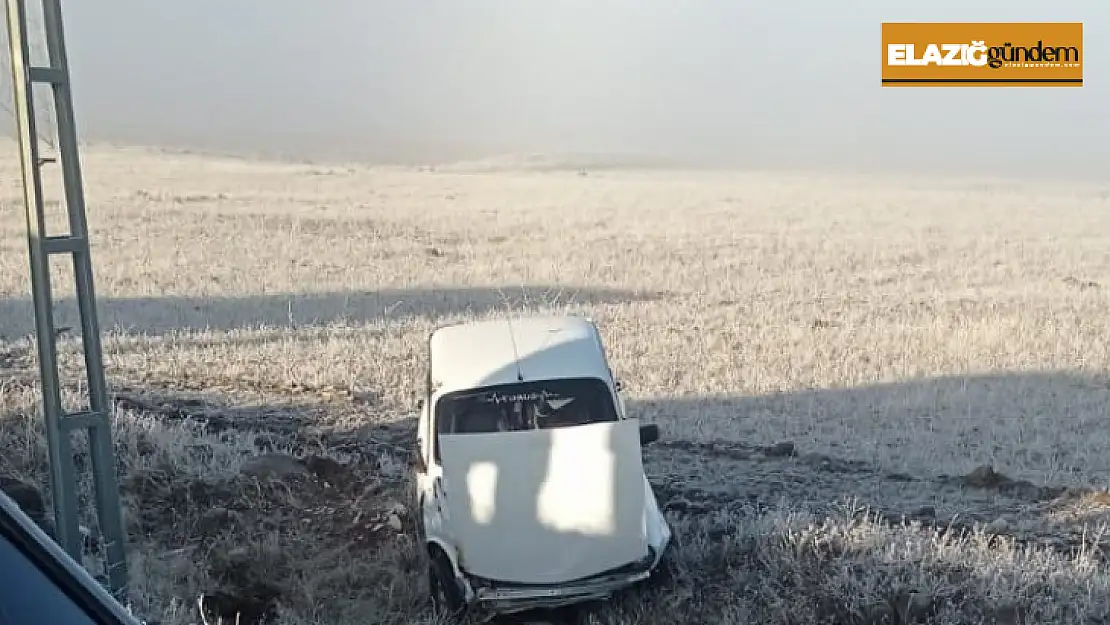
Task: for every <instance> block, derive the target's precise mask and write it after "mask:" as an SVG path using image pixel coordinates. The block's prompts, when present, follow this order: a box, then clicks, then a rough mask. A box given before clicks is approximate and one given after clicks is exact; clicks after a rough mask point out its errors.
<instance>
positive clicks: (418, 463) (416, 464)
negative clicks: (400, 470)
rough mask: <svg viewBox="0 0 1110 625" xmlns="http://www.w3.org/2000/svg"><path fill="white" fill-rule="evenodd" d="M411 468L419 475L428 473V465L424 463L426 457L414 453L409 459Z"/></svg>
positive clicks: (417, 452)
mask: <svg viewBox="0 0 1110 625" xmlns="http://www.w3.org/2000/svg"><path fill="white" fill-rule="evenodd" d="M409 466H411V467H412V470H413V471H416V472H417V473H427V472H428V465H427V463H425V462H424V456H423V454H421V453H420V452H419V451H416V452H413V454H412V457H411V458H409Z"/></svg>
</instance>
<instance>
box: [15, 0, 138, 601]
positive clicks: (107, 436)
mask: <svg viewBox="0 0 1110 625" xmlns="http://www.w3.org/2000/svg"><path fill="white" fill-rule="evenodd" d="M6 2H7V9H8V11H7V18H8V19H7V21H8V46H9V48H10V52H11V70H12V90H13V93H14V104H15V107H14V108H15V117H16V124H17V127H18V132H19V147H20V156H21V166H22V171H23V198H24V205H25V208H26V213H27V243H28V247H29V251H30V258H31V290H32V295H33V299H34V305H35V331H36V334H37V337H38V357H39V369H40V375H41V380H42V394H43V398H42V402H43V413H44V415H45V418H46V436H47V441H48V445H49V449H50V483H51V489H52V494H53V503H54V523H55V537H56V539H57V541H58V543H59V544H60V545H61V546H62V547H63V548H64V549H65V550H66V552H68V553H69V554H70V555H71V556H73V558H74V559H75V560H77V561H78V562H83V556H82V550H83V537H82V535H81V531H80V525H79V524H78V510H77V506H78V502H77V475H76V470H75V468H74V453H73V437H72V434H73V432H74V431H75V430H84V431H85V433H86V434H87V435H88V443H89V455H90V458H91V467H92V473H93V476H92V477H93V484H94V490H95V498H96V513H97V519H98V525H99V529H100V536H101V538H102V540H103V543H104V549H105V553H106V563H105V568H106V573H107V582H108V586H109V588H110V590H111V591H112V592H113V593H115V594H116V595H117V596H120V595H121V594H122V591H123V589H124V588H125V586H126V583H127V568H126V562H125V559H124V556H125V553H124V533H123V522H122V518H121V511H120V495H119V485H118V482H117V477H116V461H115V460H116V459H115V450H114V447H113V444H112V430H111V426H112V423H111V415H112V409H111V408H112V407H111V403H110V399H109V397H108V390H107V383H106V381H105V377H104V363H103V356H102V353H101V345H100V325H99V322H98V320H97V315H96V295H95V292H94V290H93V273H92V260H91V258H90V255H89V237H88V226H87V223H86V220H85V197H84V195H85V194H84V187H83V183H82V180H81V163H80V158H79V154H78V146H77V132H76V128H75V122H74V114H73V101H72V97H71V93H70V80H69V61H68V59H67V58H66V48H65V32H64V30H63V28H62V7H61V0H42V5H43V6H42V13H43V15H42V26H43V29H44V30H45V35H46V51H47V57H48V59H49V61H48V65H47V66H46V67H35V66H32V65H31V59H30V45H29V43H28V36H27V35H28V33H27V30H28V29H27V11H26V3H25V0H6ZM35 84H46V85H49V86H50V88H51V93H52V95H53V103H54V110H55V112H56V117H57V121H56V124H57V135H58V136H57V142H56V145H57V152H58V157H59V161H60V164H61V169H62V185H63V187H64V200H65V202H64V203H65V206H66V212H67V213H68V217H69V233H68V234H53V235H52V234H49V233H47V232H45V230H46V214H45V206H44V200H43V191H42V184H43V183H42V171H41V170H42V167H43V166H44V165H46V164H48V163H50V162H52V161H53V159H43V158H40V156H39V138H40V137H39V131H38V126H37V123H36V119H35V103H34V97H33V91H34V90H33V89H32V87H33V86H34V85H35ZM60 254H68V255H70V256H71V257H72V259H73V273H74V279H75V283H76V291H77V305H78V311H79V314H80V318H81V338H82V342H83V345H84V354H85V368H86V372H87V375H88V390H89V408H88V410H87V411H83V412H77V413H66V412H65V411H64V409H63V407H62V397H61V388H60V386H59V373H58V356H57V346H56V336H55V332H54V330H55V328H54V308H53V295H52V294H51V286H50V283H51V280H50V257H51V256H53V255H60Z"/></svg>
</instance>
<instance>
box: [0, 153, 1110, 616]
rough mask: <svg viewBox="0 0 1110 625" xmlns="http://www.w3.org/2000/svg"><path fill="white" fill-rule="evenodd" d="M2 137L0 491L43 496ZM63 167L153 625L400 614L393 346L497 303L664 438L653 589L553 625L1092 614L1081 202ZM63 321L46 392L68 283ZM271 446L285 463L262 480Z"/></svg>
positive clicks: (565, 171) (651, 460)
mask: <svg viewBox="0 0 1110 625" xmlns="http://www.w3.org/2000/svg"><path fill="white" fill-rule="evenodd" d="M2 153H3V154H8V155H10V156H9V157H6V160H4V161H3V163H2V165H0V170H2V172H0V173H2V174H3V177H4V178H5V179H6V180H8V181H9V182H8V183H7V185H6V186H5V187H4V189H3V192H4V195H3V198H2V199H3V204H2V205H0V440H2V444H3V449H4V454H3V455H2V457H0V475H3V476H8V477H15V478H18V479H21V480H23V481H26V482H28V483H31V484H37V485H40V486H41V485H43V484H44V480H45V447H44V443H43V440H42V437H41V428H40V427H39V424H38V421H37V419H36V418H35V415H36V410H37V401H38V390H37V387H36V381H35V380H36V375H35V374H36V370H35V362H34V350H33V344H32V343H31V342H30V340H29V333H30V332H31V330H32V328H33V318H32V316H31V307H30V304H29V300H28V293H29V291H28V278H27V259H26V242H25V240H24V238H23V237H24V234H23V215H22V212H21V207H20V206H19V197H20V196H19V187H18V164H17V162H16V161H15V159H14V154H15V149H14V147H12V146H10V145H8V146H6V147H5V148H4V149H3V151H2ZM84 164H85V174H86V188H87V192H88V202H89V206H88V213H89V222H90V225H91V229H92V236H93V241H94V247H93V256H94V262H95V264H96V286H97V289H98V294H99V296H100V298H101V303H100V311H101V322H102V325H103V327H104V331H105V337H104V346H105V359H106V365H107V369H108V376H109V382H110V384H111V386H112V387H113V390H115V391H117V392H118V393H120V395H119V397H118V398H117V402H116V405H117V408H118V419H117V432H118V439H119V452H120V455H121V464H122V466H123V474H122V477H121V480H122V482H121V483H122V487H123V489H124V496H125V501H126V505H127V523H128V529H129V532H130V536H131V544H130V548H131V554H132V556H131V557H132V563H131V570H132V576H133V579H134V584H135V587H134V589H133V593H132V595H133V601H134V603H133V607H134V608H135V609H136V610H137V611H139V612H141V613H142V614H143V615H145V616H148V617H151V618H153V619H156V620H157V621H158V622H159V623H163V624H164V625H176V624H179V623H200V622H201V617H200V615H199V614H198V613H197V609H196V598H197V597H198V596H199V595H201V594H205V595H206V596H209V597H210V598H209V599H208V604H210V605H215V604H219V603H224V604H228V605H230V606H233V607H238V608H240V609H242V610H246V611H247V612H266V611H271V612H273V613H274V614H275V615H276V618H277V619H279V622H281V623H296V624H300V623H320V624H327V625H332V624H339V623H370V622H379V623H426V622H431V621H432V619H433V615H432V614H431V612H430V610H429V609H428V607H427V605H426V601H425V594H424V593H425V587H424V580H425V578H424V572H423V569H422V568H421V567H422V566H423V564H422V562H421V560H420V556H419V547H418V546H417V545H414V543H413V538H412V523H411V511H409V510H408V509H407V508H405V505H406V503H407V499H406V494H407V491H406V488H407V486H406V483H405V479H406V474H405V469H404V453H405V447H406V446H407V445H408V440H409V437H410V430H409V428H410V427H411V420H410V417H411V413H412V410H413V404H414V399H415V393H416V391H417V389H418V388H419V383H420V380H421V379H422V378H421V375H422V369H421V366H422V362H423V360H422V359H423V356H424V348H425V341H426V338H427V335H428V333H429V332H430V331H431V329H432V328H433V327H434V326H435V325H437V324H442V323H446V322H450V321H455V320H461V319H467V318H478V317H489V316H493V315H503V314H510V313H512V314H516V313H519V312H521V311H528V310H558V311H568V312H579V313H586V314H589V315H591V316H592V317H594V318H595V319H597V321H598V322H599V324H600V325H601V328H602V332H603V334H604V335H605V338H606V340H607V342H608V348H609V352H610V357H611V358H612V360H613V365H614V368H615V369H616V370H617V371H618V373H619V375H620V377H621V378H622V379H623V381H624V383H625V388H626V389H627V390H628V393H629V407H630V409H632V410H634V411H635V412H636V414H637V415H638V416H640V417H641V418H644V419H646V420H649V421H653V422H657V423H659V424H660V426H661V428H662V430H663V437H664V441H661V443H660V444H659V445H657V446H655V447H654V448H652V449H650V450H649V451H647V452H645V453H646V458H645V462H646V465H647V468H648V471H649V473H650V475H651V477H652V480H653V482H654V483H655V485H656V487H657V493H658V495H659V498H660V500H661V502H665V503H666V504H667V506H668V508H669V509H670V510H671V512H670V514H671V517H672V520H673V522H674V524H675V527H676V531H677V532H678V540H679V547H678V549H677V551H676V569H677V571H676V574H675V575H674V576H673V579H668V580H661V581H660V582H659V583H658V584H656V585H654V586H652V587H650V588H647V589H645V590H644V591H640V592H631V593H626V594H625V595H622V596H621V597H620V598H619V599H618V600H617V601H616V602H615V603H614V604H613V605H611V606H608V607H601V608H597V609H593V610H590V611H587V612H586V613H584V614H581V615H579V617H580V618H583V619H587V620H589V619H592V621H591V622H597V623H618V622H619V623H640V622H649V623H816V622H834V623H881V622H884V621H883V619H884V618H885V619H887V620H886V621H885V622H890V623H909V622H937V623H948V622H951V623H957V622H958V623H966V622H980V621H982V620H985V621H986V622H990V619H996V620H997V622H999V623H1046V624H1047V623H1053V624H1069V623H1083V624H1086V623H1093V622H1104V621H1103V620H1100V619H1104V618H1106V617H1107V616H1108V614H1110V574H1108V571H1107V568H1106V566H1107V565H1106V563H1105V562H1104V561H1103V559H1102V555H1101V552H1100V551H1099V549H1098V548H1097V547H1098V545H1099V544H1100V541H1101V536H1100V534H1099V531H1098V530H1099V528H1100V527H1101V526H1100V523H1102V522H1103V519H1104V518H1105V517H1106V514H1105V513H1106V511H1107V510H1110V507H1107V506H1110V496H1107V495H1103V494H1102V493H1101V491H1102V490H1103V489H1105V488H1106V487H1107V486H1108V484H1107V481H1108V479H1110V454H1107V453H1106V450H1107V442H1108V440H1110V439H1108V438H1107V437H1106V436H1105V435H1104V432H1105V430H1106V425H1105V424H1106V417H1107V416H1108V415H1110V339H1108V338H1107V337H1108V336H1110V315H1107V313H1106V311H1107V309H1108V305H1110V297H1108V295H1107V293H1108V290H1110V189H1108V188H1099V187H1095V186H1088V187H1081V186H1076V185H1063V184H1056V185H1048V184H1044V185H1039V186H1037V185H1033V184H1031V183H1030V184H1025V185H1023V184H1016V183H1005V182H999V181H978V180H927V179H919V180H910V179H893V178H877V177H875V178H865V177H849V176H847V175H844V176H832V175H825V176H821V175H802V174H786V173H757V172H746V173H740V172H731V173H717V172H682V171H666V170H658V169H654V170H653V169H639V170H634V169H621V168H601V167H591V168H587V169H585V170H582V169H580V168H579V167H577V166H575V164H574V163H570V165H571V166H568V167H562V166H560V165H566V164H567V163H562V164H560V163H555V162H547V163H540V164H546V165H548V166H546V167H538V166H537V162H536V161H535V160H531V161H528V160H521V161H516V162H513V161H504V162H496V161H495V162H488V163H482V164H475V165H472V166H456V167H451V168H438V169H429V168H424V169H417V168H412V169H400V168H370V167H365V166H359V165H352V166H350V167H347V166H332V165H329V166H317V165H292V164H272V163H256V162H249V161H243V160H233V159H219V158H214V157H201V156H196V155H187V154H185V155H183V154H168V153H155V152H153V151H145V150H138V149H110V148H107V147H91V148H88V149H87V150H86V151H85V153H84ZM51 192H52V193H53V197H56V196H57V195H58V193H57V192H56V191H55V190H53V189H51ZM59 212H60V211H59ZM53 221H54V223H55V224H58V223H61V221H60V215H59V219H55V220H53ZM55 232H57V231H56V230H55ZM55 267H56V268H57V273H56V275H57V276H58V279H57V284H56V293H57V294H59V296H61V295H65V296H66V297H67V298H68V297H69V295H70V293H71V292H72V291H71V289H72V276H71V271H70V270H69V269H68V267H66V266H65V265H63V264H62V263H61V261H56V262H55ZM58 324H59V325H60V326H71V327H73V328H75V329H74V330H73V331H71V332H68V333H65V334H63V339H62V340H63V342H62V344H61V348H60V349H62V351H63V359H64V361H65V363H66V370H67V372H68V373H67V377H68V379H69V380H70V385H69V387H68V388H67V390H66V398H67V401H68V402H70V404H71V406H72V407H76V406H77V405H78V403H79V401H80V399H81V387H80V385H79V384H78V380H79V374H80V369H78V366H79V363H80V358H79V343H78V342H77V341H76V340H75V339H74V338H73V337H72V334H73V333H74V332H76V331H77V324H76V316H75V314H74V307H73V305H72V300H71V299H67V300H66V301H62V302H60V304H59V306H58ZM275 450H276V451H278V452H291V453H292V454H293V455H295V456H297V457H298V458H302V459H303V460H305V461H304V462H301V463H287V464H286V465H284V466H261V467H260V463H259V461H258V460H257V459H255V456H257V454H259V453H260V452H262V451H275ZM271 461H272V462H275V463H276V462H279V461H280V458H278V459H277V460H273V459H271ZM986 465H990V466H991V467H992V469H990V470H988V469H987V468H986ZM260 471H270V472H271V473H273V472H278V473H280V479H279V481H278V482H276V483H273V484H269V485H262V486H259V485H257V484H256V483H255V482H254V480H253V478H252V477H251V475H252V474H258V473H259V472H260ZM44 490H45V489H44ZM90 524H91V521H90ZM90 562H91V565H95V558H93V559H92V560H90ZM212 593H217V594H216V595H215V597H214V598H212ZM219 593H223V594H222V595H221V594H219ZM219 607H220V606H215V607H214V608H213V609H214V610H215V611H216V612H218V611H219V609H218V608H219ZM224 607H225V608H226V607H227V606H224ZM224 611H225V612H226V611H227V610H224Z"/></svg>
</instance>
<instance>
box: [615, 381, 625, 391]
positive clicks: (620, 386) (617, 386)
mask: <svg viewBox="0 0 1110 625" xmlns="http://www.w3.org/2000/svg"><path fill="white" fill-rule="evenodd" d="M613 388H614V389H616V391H617V392H618V393H619V392H621V391H623V390H624V383H623V382H621V381H620V380H616V381H614V382H613Z"/></svg>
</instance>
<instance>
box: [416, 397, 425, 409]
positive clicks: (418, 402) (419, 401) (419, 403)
mask: <svg viewBox="0 0 1110 625" xmlns="http://www.w3.org/2000/svg"><path fill="white" fill-rule="evenodd" d="M423 409H424V398H423V397H421V398H419V399H417V400H416V410H417V412H419V411H421V410H423Z"/></svg>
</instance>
